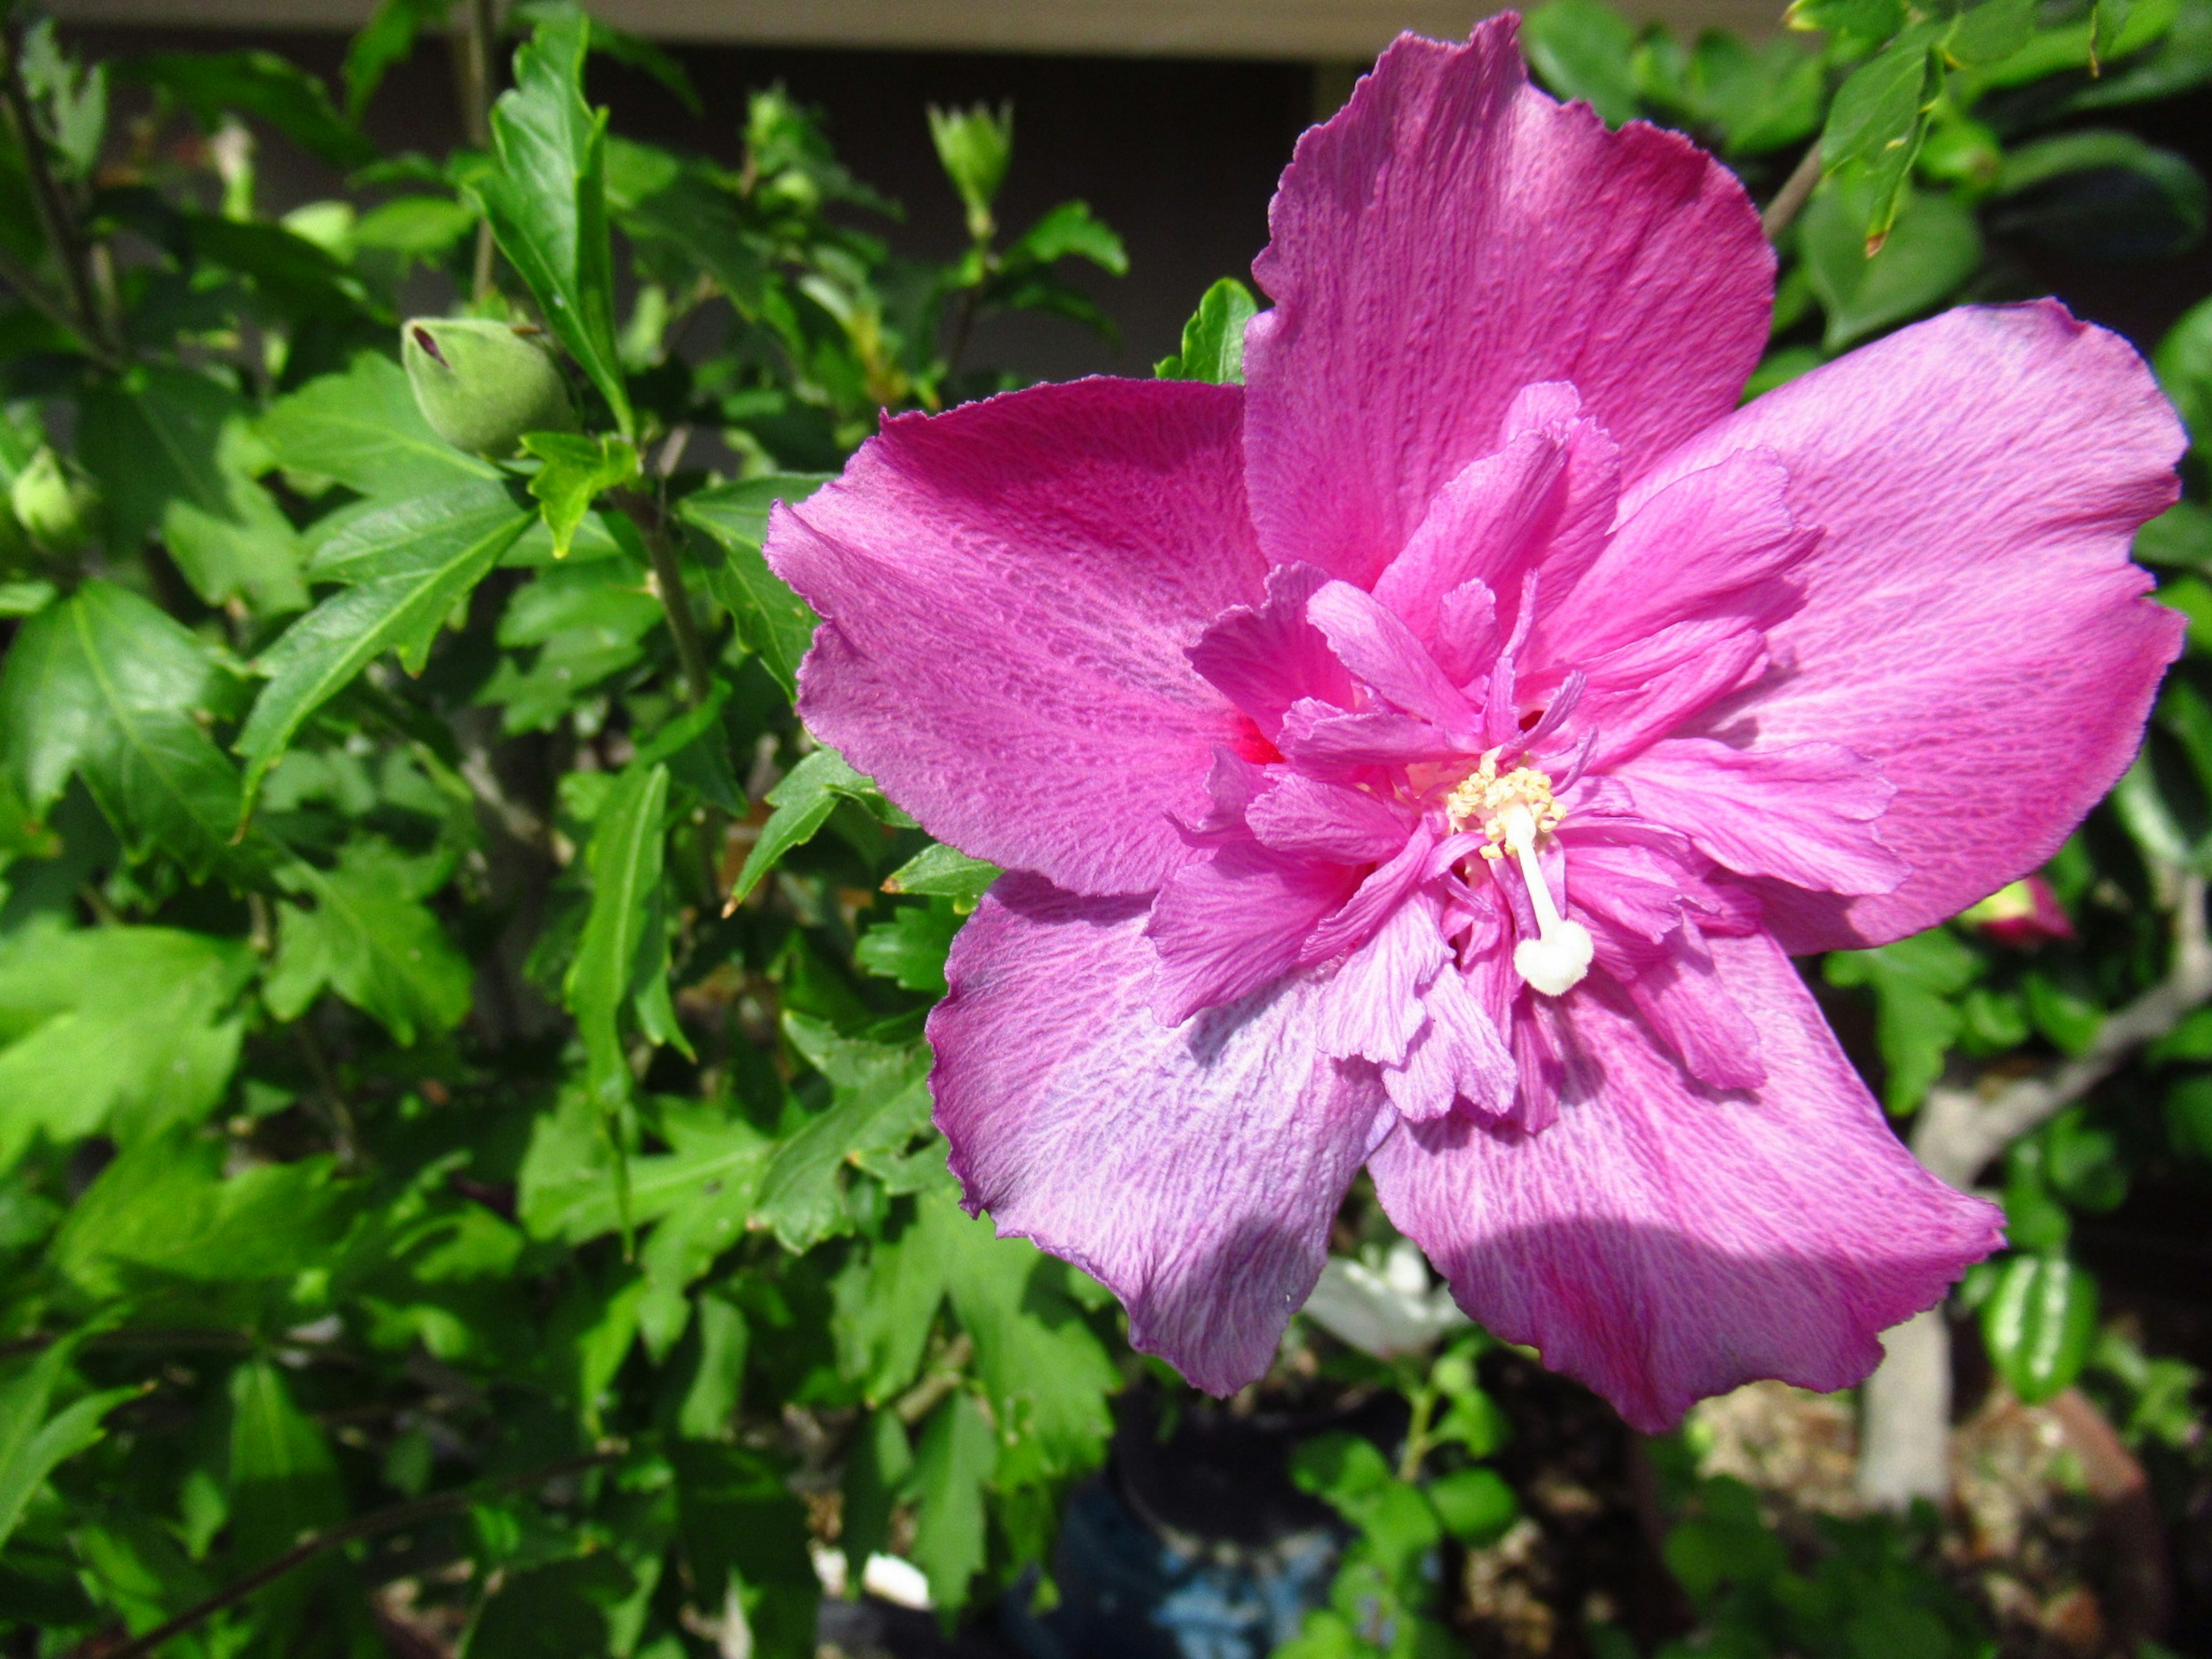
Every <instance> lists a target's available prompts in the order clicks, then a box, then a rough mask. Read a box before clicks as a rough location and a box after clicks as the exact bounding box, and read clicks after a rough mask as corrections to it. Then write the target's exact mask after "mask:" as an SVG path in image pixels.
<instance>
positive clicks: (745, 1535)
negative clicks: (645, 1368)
mask: <svg viewBox="0 0 2212 1659" xmlns="http://www.w3.org/2000/svg"><path fill="white" fill-rule="evenodd" d="M669 1462H671V1464H672V1465H673V1466H674V1468H675V1471H676V1510H677V1525H678V1530H679V1533H680V1534H681V1536H682V1538H683V1541H684V1556H685V1558H686V1561H687V1565H689V1567H690V1589H691V1593H692V1595H693V1596H694V1597H695V1598H696V1600H697V1601H699V1602H700V1603H701V1604H703V1605H704V1606H707V1607H716V1608H719V1607H722V1606H724V1605H725V1603H726V1600H727V1599H728V1598H729V1597H730V1596H732V1595H734V1596H735V1598H736V1600H737V1601H738V1606H739V1607H740V1608H741V1609H742V1610H743V1612H744V1617H745V1623H746V1626H747V1628H748V1631H749V1632H750V1635H751V1638H752V1640H753V1642H754V1643H755V1644H756V1646H755V1647H754V1649H753V1651H754V1652H756V1653H759V1654H763V1655H775V1654H811V1653H812V1652H813V1651H814V1623H815V1616H816V1613H817V1608H818V1607H819V1605H820V1602H821V1596H822V1583H821V1580H820V1579H818V1578H817V1577H815V1575H814V1563H813V1560H812V1559H811V1557H810V1556H809V1555H808V1554H807V1551H806V1509H805V1505H804V1504H801V1503H800V1502H799V1499H798V1498H795V1497H793V1495H792V1492H791V1488H790V1487H789V1486H787V1485H786V1484H785V1481H784V1474H783V1471H782V1470H781V1469H779V1468H776V1467H775V1465H774V1464H772V1463H770V1462H769V1461H768V1459H767V1457H766V1456H764V1455H763V1454H762V1453H761V1452H759V1451H757V1450H755V1449H752V1448H751V1447H748V1446H736V1445H728V1444H718V1443H712V1442H707V1441H699V1440H688V1441H679V1442H678V1443H677V1445H676V1447H675V1449H674V1450H673V1452H672V1453H671V1456H670V1458H669ZM471 1651H473V1648H472V1649H471ZM577 1651H578V1650H577V1649H575V1648H574V1647H573V1646H567V1645H564V1646H563V1647H562V1655H563V1656H564V1659H565V1656H568V1655H572V1654H574V1653H575V1652H577ZM549 1659H550V1656H549Z"/></svg>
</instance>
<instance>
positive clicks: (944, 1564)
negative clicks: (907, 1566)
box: [908, 1394, 999, 1608]
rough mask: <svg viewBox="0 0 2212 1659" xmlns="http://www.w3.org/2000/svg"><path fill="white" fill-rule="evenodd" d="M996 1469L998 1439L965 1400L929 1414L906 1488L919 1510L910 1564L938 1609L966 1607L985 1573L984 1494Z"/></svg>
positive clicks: (950, 1402)
mask: <svg viewBox="0 0 2212 1659" xmlns="http://www.w3.org/2000/svg"><path fill="white" fill-rule="evenodd" d="M998 1463H999V1445H998V1440H997V1437H995V1436H994V1435H993V1434H992V1432H991V1425H990V1424H989V1423H988V1422H987V1421H986V1420H985V1419H984V1417H983V1413H982V1411H981V1408H979V1407H977V1406H976V1404H975V1401H973V1400H972V1399H970V1398H969V1396H968V1395H965V1394H955V1395H953V1396H952V1397H951V1399H949V1400H947V1401H945V1403H944V1404H943V1405H941V1406H939V1407H938V1408H937V1409H936V1410H935V1411H934V1412H932V1413H930V1416H929V1420H928V1422H927V1423H926V1424H925V1425H923V1427H922V1431H921V1446H920V1447H919V1448H917V1449H916V1450H915V1458H914V1468H913V1469H912V1471H911V1473H910V1474H909V1475H908V1490H909V1491H911V1492H913V1493H914V1495H915V1498H916V1499H917V1501H918V1502H919V1504H920V1509H921V1512H920V1514H919V1515H918V1516H916V1517H915V1533H914V1564H915V1565H916V1566H918V1567H920V1568H921V1571H922V1575H923V1577H926V1578H927V1579H928V1580H929V1598H930V1600H931V1601H933V1602H934V1603H935V1604H936V1605H937V1606H939V1607H945V1608H957V1607H965V1606H966V1605H967V1603H968V1586H969V1583H970V1582H971V1581H972V1580H973V1579H974V1578H975V1575H976V1574H977V1573H979V1572H981V1571H982V1570H983V1560H984V1511H983V1491H984V1488H985V1486H987V1485H988V1483H989V1481H990V1479H991V1476H992V1474H993V1473H994V1471H995V1470H996V1469H997V1468H998Z"/></svg>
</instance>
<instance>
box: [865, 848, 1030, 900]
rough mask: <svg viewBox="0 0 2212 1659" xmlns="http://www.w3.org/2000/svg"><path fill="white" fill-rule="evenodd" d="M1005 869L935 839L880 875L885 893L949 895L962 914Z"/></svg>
mask: <svg viewBox="0 0 2212 1659" xmlns="http://www.w3.org/2000/svg"><path fill="white" fill-rule="evenodd" d="M1004 873H1005V872H1003V871H1001V870H1000V868H999V866H997V865H995V864H987V863H985V862H984V861H983V860H981V859H971V858H969V856H968V855H967V854H965V853H963V852H962V851H961V850H960V849H959V848H957V847H947V846H946V845H945V843H944V842H933V843H932V844H931V845H929V846H927V847H925V848H922V849H921V851H920V852H919V853H916V854H915V855H914V856H913V857H912V858H910V859H908V860H907V861H906V862H905V863H904V864H902V865H901V866H899V867H898V868H897V869H896V870H894V871H892V872H890V874H889V875H888V876H885V877H884V891H885V892H886V893H913V894H915V895H917V896H921V897H925V898H949V899H951V901H952V907H953V908H954V909H956V910H958V911H960V912H961V913H962V914H963V915H964V914H965V913H966V912H968V911H969V910H973V909H974V908H975V903H976V901H977V900H979V899H981V897H982V896H983V895H984V894H985V893H986V892H987V891H988V890H990V886H991V884H992V883H993V882H994V881H996V880H997V879H998V878H1000V876H1001V875H1002V874H1004Z"/></svg>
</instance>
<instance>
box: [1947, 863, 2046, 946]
mask: <svg viewBox="0 0 2212 1659" xmlns="http://www.w3.org/2000/svg"><path fill="white" fill-rule="evenodd" d="M1960 921H1964V922H1966V924H1967V925H1969V926H1970V927H1978V928H1980V929H1981V930H1982V932H1983V933H1986V934H1988V935H1989V937H1990V938H1991V939H1996V941H1997V942H1998V943H1999V944H2002V945H2015V946H2017V947H2018V948H2020V949H2021V950H2027V949H2030V948H2031V947H2033V946H2034V945H2040V944H2042V943H2043V942H2044V941H2045V940H2046V939H2072V938H2073V937H2074V923H2073V921H2071V920H2070V919H2069V917H2068V915H2067V914H2066V907H2065V906H2064V905H2063V904H2061V903H2060V902H2058V895H2057V893H2056V892H2054V891H2053V890H2051V884H2050V883H2049V882H2047V881H2045V879H2044V878H2042V877H2041V876H2027V877H2025V878H2022V879H2021V880H2019V881H2015V882H2014V883H2012V884H2010V885H2009V886H2005V887H2000V888H1998V889H1997V890H1996V892H1994V893H1992V894H1990V896H1988V897H1987V898H1985V899H1984V900H1983V901H1982V902H1980V903H1979V904H1977V905H1975V906H1974V907H1972V908H1971V909H1969V910H1967V911H1966V913H1965V914H1964V915H1961V916H1960Z"/></svg>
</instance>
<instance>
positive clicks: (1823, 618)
mask: <svg viewBox="0 0 2212 1659" xmlns="http://www.w3.org/2000/svg"><path fill="white" fill-rule="evenodd" d="M1747 447H1760V448H1764V449H1766V450H1770V451H1771V452H1773V453H1776V454H1778V455H1779V456H1780V457H1781V459H1782V461H1783V463H1784V465H1786V466H1787V467H1788V468H1789V470H1790V504H1791V506H1792V507H1793V508H1794V509H1795V510H1796V513H1798V515H1799V517H1800V518H1802V519H1804V520H1808V521H1810V522H1812V523H1814V524H1818V525H1820V526H1822V527H1823V528H1824V529H1825V530H1826V532H1827V535H1826V539H1825V540H1824V541H1823V542H1822V543H1821V544H1820V548H1819V550H1817V551H1816V552H1815V553H1814V555H1813V556H1812V557H1810V558H1809V559H1808V560H1807V561H1806V562H1804V563H1802V564H1801V565H1799V566H1798V567H1797V568H1796V570H1795V571H1794V572H1793V573H1792V579H1793V580H1796V581H1797V582H1799V583H1800V584H1802V586H1803V589H1804V593H1805V599H1804V604H1803V606H1802V609H1801V610H1799V611H1797V612H1796V614H1795V615H1793V616H1791V617H1789V618H1788V619H1787V620H1786V621H1784V622H1781V623H1778V625H1777V626H1775V627H1774V628H1773V629H1771V633H1770V635H1769V638H1770V641H1771V644H1772V646H1773V648H1774V654H1775V658H1776V659H1777V660H1778V662H1784V663H1787V664H1788V665H1790V671H1789V672H1788V673H1786V674H1782V675H1777V676H1773V677H1771V678H1770V679H1768V680H1766V681H1764V682H1762V683H1760V684H1757V685H1754V686H1753V687H1751V688H1750V689H1748V690H1746V691H1744V692H1743V693H1741V695H1740V696H1737V697H1735V698H1734V699H1731V700H1730V701H1729V702H1726V703H1723V704H1722V705H1719V706H1718V707H1717V708H1715V709H1714V710H1713V711H1712V713H1711V715H1710V716H1708V719H1709V720H1710V721H1711V723H1712V725H1713V726H1714V727H1715V728H1716V729H1723V728H1726V729H1728V730H1729V732H1730V735H1731V736H1733V732H1734V729H1735V728H1736V727H1738V726H1741V728H1742V729H1745V730H1747V731H1750V732H1755V734H1756V736H1755V739H1754V741H1755V742H1756V744H1758V746H1759V747H1760V748H1762V749H1764V748H1770V747H1778V746H1781V745H1784V744H1796V743H1808V742H1832V743H1839V744H1844V746H1845V747H1847V748H1849V749H1850V750H1854V751H1855V752H1857V753H1858V754H1860V755H1863V756H1864V757H1866V759H1867V760H1868V761H1869V762H1870V763H1873V765H1874V766H1875V768H1876V769H1878V770H1880V771H1881V773H1882V774H1883V775H1885V776H1887V778H1888V779H1889V780H1890V781H1891V782H1893V783H1894V784H1895V785H1896V786H1897V790H1898V793H1897V796H1896V799H1894V800H1893V801H1892V802H1891V803H1890V806H1889V810H1888V812H1887V814H1886V815H1885V816H1884V817H1883V818H1882V820H1881V839H1882V842H1883V843H1884V844H1885V845H1886V846H1887V847H1888V848H1890V849H1891V850H1892V851H1893V852H1894V853H1896V854H1898V855H1899V857H1900V858H1902V859H1903V860H1905V863H1906V864H1908V865H1910V866H1911V869H1912V873H1911V876H1910V877H1909V878H1907V879H1906V880H1905V883H1904V884H1902V885H1901V886H1899V887H1898V888H1897V889H1896V890H1894V891H1893V892H1889V893H1886V894H1879V895H1875V896H1863V897H1859V898H1855V899H1850V900H1843V899H1835V898H1826V897H1820V896H1807V895H1803V894H1797V893H1792V892H1790V891H1789V890H1786V889H1781V888H1777V889H1776V890H1775V891H1774V892H1773V893H1772V894H1771V895H1770V896H1769V908H1768V914H1769V916H1770V918H1771V920H1772V921H1774V922H1775V924H1776V927H1777V931H1778V935H1779V937H1780V938H1781V939H1782V940H1783V942H1784V945H1787V946H1788V948H1789V949H1790V950H1791V951H1796V952H1803V951H1826V950H1832V949H1837V948H1839V947H1847V946H1853V945H1874V944H1880V943H1881V942H1882V941H1884V940H1887V939H1896V938H1898V937H1899V936H1900V935H1902V934H1905V933H1913V932H1915V931H1917V930H1918V929H1920V928H1923V927H1928V926H1929V925H1930V924H1931V923H1933V922H1935V921H1939V920H1940V919H1942V917H1944V916H1947V915H1951V914H1953V913H1954V912H1955V911H1957V910H1959V909H1960V908H1964V907H1965V906H1966V905H1967V904H1969V903H1971V902H1973V901H1974V900H1976V899H1978V898H1981V897H1982V896H1984V895H1985V894H1988V893H1990V892H1993V891H1995V890H1996V889H1997V888H1999V887H2001V886H2002V885H2003V884H2005V883H2006V882H2008V881H2010V880H2012V879H2014V878H2015V877H2018V876H2020V875H2022V874H2024V873H2026V872H2027V871H2029V870H2032V869H2033V868H2034V867H2035V866H2038V865H2039V864H2041V863H2042V862H2043V861H2044V860H2046V859H2047V858H2049V857H2050V856H2051V854H2052V853H2053V852H2055V851H2056V850H2057V847H2058V844H2059V842H2061V841H2063V839H2064V838H2065V836H2066V834H2067V832H2068V831H2069V830H2070V829H2072V828H2073V827H2074V825H2075V824H2076V823H2079V822H2080V821H2081V817H2082V815H2083V814H2084V813H2085V812H2087V811H2088V810H2089V808H2090V807H2091V806H2092V805H2094V804H2095V803H2096V801H2097V800H2098V799H2099V798H2100V796H2102V795H2103V794H2104V793H2105V792H2106V790H2107V789H2109V788H2110V787H2112V783H2113V781H2115V780H2116V779H2117V778H2118V776H2119V775H2120V773H2121V772H2122V771H2123V770H2124V769H2125V768H2126V766H2127V763H2128V761H2129V759H2130V757H2132V756H2133V754H2134V753H2135V750H2136V744H2137V743H2138V742H2139V740H2140V739H2141V738H2142V725H2143V719H2144V716H2145V714H2146V712H2147V711H2148V708H2149V706H2150V700H2151V696H2152V695H2153V693H2154V691H2155V690H2156V689H2157V686H2158V681H2159V676H2160V671H2162V670H2163V669H2164V667H2165V666H2166V664H2167V663H2169V662H2171V661H2172V659H2173V658H2174V656H2175V655H2176V654H2177V653H2179V650H2180V648H2181V641H2182V627H2183V624H2182V621H2181V618H2180V617H2179V616H2178V615H2176V614H2175V613H2174V612H2172V611H2168V610H2166V609H2165V608H2164V607H2162V606H2160V605H2155V604H2154V603H2152V602H2151V601H2150V600H2149V599H2148V598H2146V597H2145V594H2146V592H2147V590H2148V588H2149V586H2150V585H2151V584H2150V578H2149V577H2148V576H2147V575H2146V574H2144V573H2143V572H2142V571H2141V570H2139V569H2137V568H2136V567H2135V566H2133V565H2131V564H2130V563H2129V562H2128V549H2129V544H2130V538H2132V536H2133V535H2134V532H2135V530H2136V526H2138V525H2140V524H2142V522H2143V521H2144V520H2146V519H2148V518H2150V517H2151V516H2152V515H2154V514H2155V513H2159V512H2160V511H2161V510H2163V509H2164V507H2166V504H2167V503H2169V502H2170V501H2172V500H2173V498H2174V494H2175V490H2176V484H2175V482H2174V477H2173V471H2172V467H2173V462H2174V459H2175V457H2176V456H2178V455H2179V453H2180V452H2181V447H2182V433H2181V428H2180V426H2179V423H2178V422H2176V421H2175V419H2174V416H2173V411H2172V409H2171V408H2169V407H2168V406H2167V404H2166V400H2165V399H2164V398H2161V397H2160V395H2159V392H2158V389H2157V387H2156V386H2154V384H2153V383H2152V380H2151V378H2150V374H2149V373H2148V370H2146V369H2145V368H2144V367H2143V364H2142V360H2141V359H2140V358H2138V357H2137V356H2136V354H2135V352H2134V350H2133V349H2130V347H2129V346H2128V344H2127V343H2126V342H2124V341H2123V340H2121V339H2120V338H2118V337H2117V336H2115V335H2112V334H2108V333H2106V332H2105V331H2103V330H2102V329H2097V328H2092V327H2090V326H2088V325H2086V324H2082V323H2078V322H2075V320H2074V319H2072V318H2071V317H2069V316H2068V315H2067V314H2066V312H2065V310H2064V309H2063V307H2060V306H2057V305H2056V304H2053V303H2051V302H2048V301H2045V302H2040V303H2038V304H2035V305H2028V306H2017V307H2002V308H1974V309H1971V310H1960V311H1954V312H1950V313H1947V314H1945V315H1943V316H1941V317H1938V318H1936V319H1934V320H1932V321H1930V322H1925V323H1921V324H1918V325H1916V326H1914V327H1911V328H1907V329H1903V330H1900V331H1899V332H1897V333H1895V334H1893V335H1890V336H1889V337H1887V338H1885V339H1881V340H1878V341H1876V342H1875V343H1873V344H1872V345H1869V346H1866V347H1863V348H1862V349H1859V350H1857V351H1855V352H1853V353H1852V354H1851V355H1850V356H1848V357H1845V358H1843V359H1842V360H1840V361H1838V362H1834V363H1831V364H1829V365H1828V366H1827V367H1826V368H1820V369H1815V370H1814V372H1813V373H1812V374H1808V375H1805V376H1803V377H1802V378H1801V379H1799V380H1793V381H1791V382H1790V384H1789V385H1787V386H1782V387H1780V388H1778V390H1776V391H1774V392H1769V393H1768V394H1767V395H1766V396H1765V397H1763V398H1759V400H1758V402H1756V403H1754V404H1751V405H1750V406H1749V407H1747V408H1746V409H1744V410H1742V411H1741V412H1740V413H1738V414H1737V415H1735V416H1733V417H1731V418H1730V419H1729V420H1727V421H1724V422H1722V423H1721V424H1720V425H1719V426H1717V427H1716V428H1713V430H1711V432H1708V433H1705V434H1703V435H1700V436H1699V438H1698V439H1697V440H1696V441H1693V442H1692V443H1691V444H1689V445H1687V446H1686V447H1684V448H1683V449H1682V450H1681V451H1680V452H1678V453H1675V454H1673V455H1670V456H1668V458H1667V459H1665V461H1664V462H1663V463H1662V465H1661V467H1660V469H1659V471H1658V472H1657V473H1656V475H1655V477H1653V478H1651V479H1649V480H1646V481H1644V483H1641V484H1639V485H1638V490H1639V492H1644V491H1648V490H1649V489H1652V488H1655V487H1657V486H1658V485H1661V484H1663V483H1665V482H1666V481H1667V479H1668V478H1669V477H1677V476H1680V475H1681V474H1683V473H1686V472H1688V471H1693V470H1695V469H1696V468H1698V467H1700V466H1706V465H1711V464H1712V463H1713V462H1714V461H1715V460H1716V459H1718V458H1719V457H1721V456H1723V455H1726V454H1728V453H1730V452H1732V451H1735V450H1739V449H1743V448H1747Z"/></svg>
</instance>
